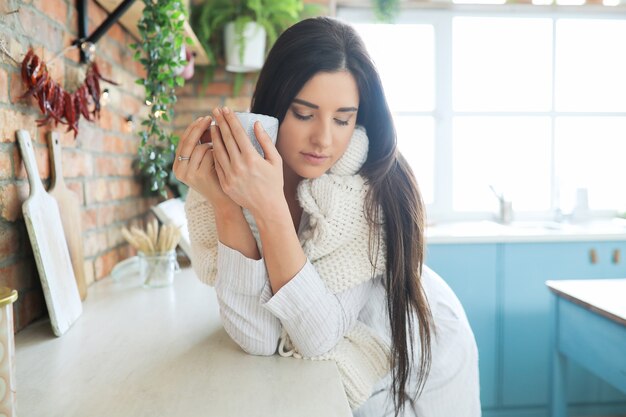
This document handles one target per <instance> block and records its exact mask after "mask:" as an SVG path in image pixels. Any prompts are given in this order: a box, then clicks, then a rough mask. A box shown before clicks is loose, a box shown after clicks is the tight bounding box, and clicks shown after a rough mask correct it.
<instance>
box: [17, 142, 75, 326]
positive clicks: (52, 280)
mask: <svg viewBox="0 0 626 417" xmlns="http://www.w3.org/2000/svg"><path fill="white" fill-rule="evenodd" d="M17 140H18V142H19V144H20V151H21V153H22V159H23V160H24V165H25V166H26V173H27V174H28V182H29V184H30V196H29V197H28V199H27V200H26V201H25V202H24V204H23V205H22V212H23V213H24V221H25V222H26V228H27V229H28V236H29V238H30V243H31V245H32V247H33V253H34V255H35V261H36V263H37V271H38V272H39V278H40V279H41V286H42V288H43V293H44V297H45V299H46V305H47V306H48V313H49V315H50V322H51V324H52V331H53V332H54V334H55V335H56V336H61V335H63V334H64V333H65V332H66V331H67V330H68V329H69V328H70V327H71V326H72V324H74V322H75V321H76V320H77V319H78V317H80V315H81V314H82V312H83V307H82V303H81V301H80V295H79V293H78V286H77V285H76V279H75V278H74V270H73V269H72V262H71V260H70V254H69V251H68V249H67V242H66V240H65V234H64V233H63V225H62V223H61V215H60V214H59V207H58V205H57V202H56V201H55V200H54V198H52V197H51V196H50V195H49V194H48V193H47V192H46V190H45V189H44V188H43V184H42V183H41V180H40V179H39V170H38V169H37V162H36V160H35V152H34V150H33V144H32V143H31V140H30V134H29V133H28V131H27V130H18V132H17ZM78 221H80V219H78Z"/></svg>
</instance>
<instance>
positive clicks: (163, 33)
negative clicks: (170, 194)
mask: <svg viewBox="0 0 626 417" xmlns="http://www.w3.org/2000/svg"><path fill="white" fill-rule="evenodd" d="M143 2H144V4H145V7H144V10H143V15H142V17H141V19H140V20H139V23H138V24H137V27H138V29H139V34H140V36H141V40H140V42H138V43H136V44H133V45H131V48H133V49H134V50H135V54H134V59H135V60H136V61H138V62H140V63H141V64H142V65H143V66H144V68H145V69H146V78H145V79H138V80H137V81H136V83H137V84H139V85H143V86H144V88H145V92H146V105H148V106H150V112H149V114H148V118H147V119H146V120H143V121H142V122H141V126H142V131H141V132H140V133H139V135H140V137H141V141H140V144H139V149H138V154H139V164H138V166H139V169H140V171H141V172H142V174H143V175H144V176H145V177H146V178H148V182H149V187H150V190H151V191H153V192H159V193H160V194H161V195H163V196H166V193H165V185H166V184H167V182H168V179H169V174H170V170H171V164H172V161H173V156H174V153H175V150H176V145H177V144H178V140H179V138H178V136H176V135H174V134H173V133H172V132H171V129H170V128H169V126H167V125H168V124H169V123H170V121H171V120H173V118H174V104H175V103H176V93H175V88H176V87H177V86H183V85H184V83H185V81H184V79H183V78H182V77H181V76H179V75H178V74H177V71H178V70H179V69H180V68H181V67H182V66H183V65H184V64H185V59H184V54H183V55H182V56H181V49H182V48H183V44H184V43H185V42H186V43H191V42H192V40H191V39H190V38H188V37H187V38H186V37H185V30H184V24H185V20H186V18H187V14H186V11H185V8H184V6H183V4H182V1H181V0H143Z"/></svg>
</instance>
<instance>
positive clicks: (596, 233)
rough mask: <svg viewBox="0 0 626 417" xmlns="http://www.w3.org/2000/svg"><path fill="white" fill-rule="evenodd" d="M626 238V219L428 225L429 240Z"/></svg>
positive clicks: (443, 241) (511, 240) (567, 240)
mask: <svg viewBox="0 0 626 417" xmlns="http://www.w3.org/2000/svg"><path fill="white" fill-rule="evenodd" d="M617 240H626V219H620V218H614V219H606V220H594V221H590V222H587V223H577V224H572V223H557V222H551V221H519V222H512V223H511V224H508V225H503V224H500V223H496V222H492V221H475V222H450V223H436V224H433V225H429V226H428V227H427V228H426V242H427V243H432V244H437V243H499V242H580V241H617Z"/></svg>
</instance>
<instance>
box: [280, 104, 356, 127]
mask: <svg viewBox="0 0 626 417" xmlns="http://www.w3.org/2000/svg"><path fill="white" fill-rule="evenodd" d="M291 113H292V114H293V115H294V117H295V118H296V119H298V120H303V121H307V120H311V119H313V115H312V114H300V113H298V112H297V111H296V110H295V109H294V108H291ZM351 118H352V117H349V118H348V119H347V120H341V119H336V118H335V119H334V121H335V123H337V124H338V125H339V126H348V124H349V123H350V119H351Z"/></svg>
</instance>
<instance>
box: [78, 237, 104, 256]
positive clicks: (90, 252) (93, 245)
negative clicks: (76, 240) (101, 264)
mask: <svg viewBox="0 0 626 417" xmlns="http://www.w3.org/2000/svg"><path fill="white" fill-rule="evenodd" d="M106 249H107V235H106V232H94V233H89V232H87V233H85V234H83V250H84V256H85V258H92V257H94V256H96V255H98V254H99V253H101V252H102V251H104V250H106Z"/></svg>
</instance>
